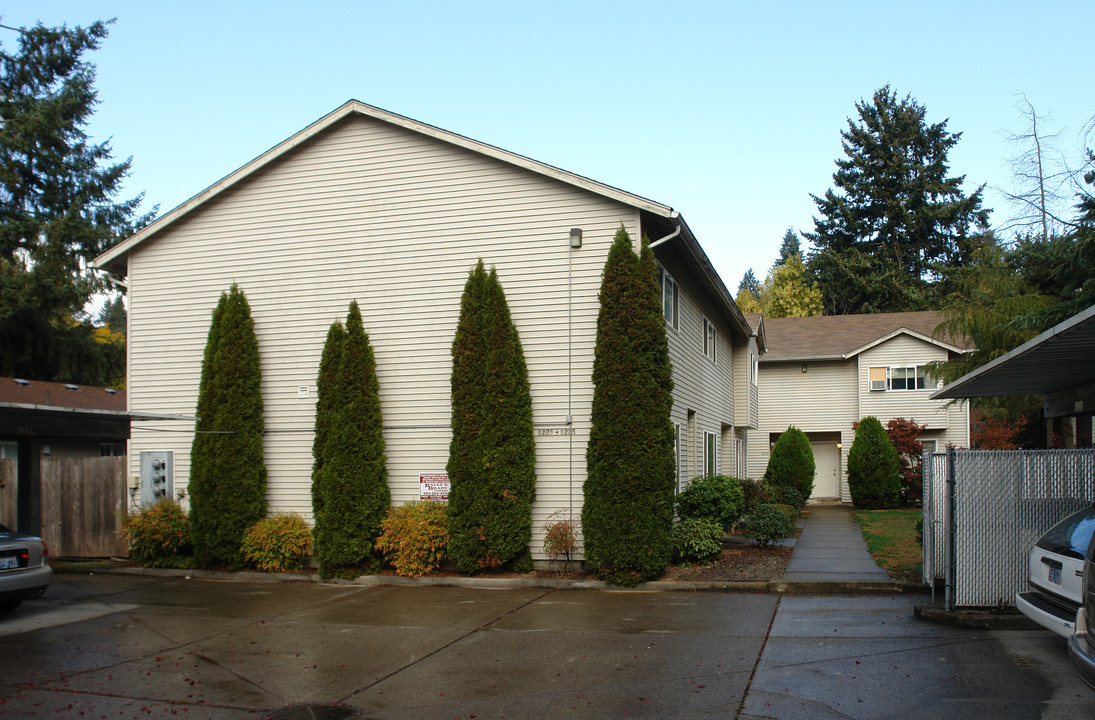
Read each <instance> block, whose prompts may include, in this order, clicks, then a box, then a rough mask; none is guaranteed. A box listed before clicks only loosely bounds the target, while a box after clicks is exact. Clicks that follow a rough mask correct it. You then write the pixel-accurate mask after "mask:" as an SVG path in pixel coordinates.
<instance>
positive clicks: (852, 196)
mask: <svg viewBox="0 0 1095 720" xmlns="http://www.w3.org/2000/svg"><path fill="white" fill-rule="evenodd" d="M856 110H857V111H858V113H859V119H858V121H853V120H852V119H850V118H849V119H848V129H847V130H845V131H844V132H842V133H841V137H842V138H843V140H844V152H845V155H846V157H845V158H843V159H838V160H837V161H836V165H837V171H836V172H835V173H834V174H833V183H834V185H835V186H836V190H835V191H834V190H832V189H830V190H828V191H826V193H825V195H824V197H817V196H816V195H815V196H813V197H814V201H815V202H816V203H817V207H818V212H819V216H818V217H815V218H814V232H812V233H803V235H804V236H805V237H806V238H807V239H808V240H809V241H810V242H811V243H813V246H814V252H813V253H812V254H811V255H810V258H809V267H810V270H811V271H812V272H813V274H814V277H815V278H816V279H817V281H818V284H819V286H820V288H821V291H822V294H823V296H824V302H825V312H826V314H830V315H842V314H847V313H867V312H896V311H904V310H925V309H929V308H935V307H938V304H939V300H940V298H939V295H940V288H939V287H938V277H939V275H940V273H942V272H943V271H944V270H946V269H947V268H950V267H954V266H956V265H962V264H965V263H967V262H968V261H969V257H970V254H971V252H972V250H973V249H974V248H975V247H976V246H977V243H976V241H975V239H974V236H975V235H976V234H977V233H976V232H975V230H977V229H978V228H983V227H984V226H985V224H986V223H987V221H988V213H987V212H986V211H984V210H982V209H981V192H982V190H981V188H978V189H977V190H976V191H974V192H973V193H972V194H971V195H966V194H965V193H963V192H962V181H963V178H962V177H961V176H958V177H952V176H948V172H949V168H948V166H947V153H948V152H949V151H950V149H951V148H953V147H954V145H955V144H956V143H957V142H958V139H959V138H960V137H961V134H959V133H950V132H947V129H946V128H947V123H946V122H945V121H944V122H941V123H936V124H934V125H929V124H927V122H926V121H925V116H926V110H925V108H924V106H923V105H920V104H919V103H917V102H916V100H914V99H913V98H912V97H911V96H906V97H905V98H904V99H902V100H898V98H897V95H896V94H895V93H894V92H893V91H892V90H890V88H889V86H886V87H883V88H882V89H880V90H878V91H877V92H875V94H874V97H873V98H872V100H871V101H870V102H867V101H861V102H859V103H857V104H856Z"/></svg>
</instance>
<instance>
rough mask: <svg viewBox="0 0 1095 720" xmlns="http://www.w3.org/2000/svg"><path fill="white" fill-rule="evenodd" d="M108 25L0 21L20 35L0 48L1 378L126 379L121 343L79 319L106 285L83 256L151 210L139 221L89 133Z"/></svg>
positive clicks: (124, 166)
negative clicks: (96, 61)
mask: <svg viewBox="0 0 1095 720" xmlns="http://www.w3.org/2000/svg"><path fill="white" fill-rule="evenodd" d="M107 25H108V23H102V22H95V23H92V24H91V25H90V26H88V27H86V28H82V27H72V28H70V27H67V26H62V27H59V28H51V27H45V26H43V25H41V24H39V25H36V26H35V27H32V28H10V27H9V28H3V29H0V34H2V35H4V36H7V37H12V36H14V37H16V38H17V43H18V48H17V49H16V50H15V51H14V52H12V51H10V50H9V49H8V48H7V47H3V46H0V298H2V301H0V375H8V376H12V375H14V376H17V377H27V378H38V379H41V380H60V381H64V382H76V383H81V384H88V385H102V384H105V383H107V382H111V381H112V380H113V379H115V378H119V377H123V376H124V375H125V353H124V351H123V350H122V349H121V346H120V345H119V344H117V343H104V342H96V340H95V338H94V337H93V336H94V332H95V327H94V326H93V324H92V323H91V321H90V320H87V319H83V317H82V315H81V311H82V308H83V307H84V305H85V304H86V303H87V301H88V299H89V298H90V297H91V296H92V294H93V293H95V292H96V291H98V290H102V289H103V280H102V279H101V278H99V277H97V276H95V275H94V274H93V273H92V271H91V270H89V269H88V267H87V262H88V260H90V259H91V258H94V257H95V256H96V255H98V254H99V253H101V252H102V251H103V250H105V249H106V248H107V247H108V246H109V245H110V244H112V243H113V242H115V241H116V240H118V239H119V238H121V237H124V236H125V235H127V234H128V233H129V232H130V231H131V230H133V229H134V228H135V227H138V226H140V225H143V224H144V223H145V222H147V221H148V219H149V218H150V217H151V216H148V217H143V218H139V217H137V207H138V205H139V203H140V198H139V197H138V198H134V199H132V200H127V201H121V202H119V201H118V200H117V199H116V198H117V195H118V193H119V192H120V190H121V187H122V182H123V181H124V179H125V177H126V175H127V174H128V173H129V161H128V160H126V161H124V162H120V163H112V162H111V149H110V144H109V143H108V142H103V143H98V144H95V143H91V142H89V141H88V137H87V133H86V127H87V123H88V121H89V120H90V118H91V116H92V113H93V112H94V110H95V106H96V104H97V102H98V101H97V100H96V91H95V66H94V65H93V64H92V63H91V62H90V61H89V60H88V59H87V56H88V55H89V54H90V53H92V52H94V51H95V50H97V49H98V48H99V46H100V44H101V43H102V42H103V40H104V39H105V38H106V36H107ZM115 329H116V328H115Z"/></svg>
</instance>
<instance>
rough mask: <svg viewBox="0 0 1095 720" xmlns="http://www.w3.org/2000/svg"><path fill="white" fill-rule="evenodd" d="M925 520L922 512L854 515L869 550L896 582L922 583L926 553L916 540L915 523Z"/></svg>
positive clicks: (862, 513) (899, 511)
mask: <svg viewBox="0 0 1095 720" xmlns="http://www.w3.org/2000/svg"><path fill="white" fill-rule="evenodd" d="M923 517H924V511H923V510H921V509H920V508H910V509H907V510H856V511H855V521H856V522H857V523H859V527H860V529H861V530H862V531H863V539H864V540H866V541H867V548H868V549H869V550H870V551H871V555H873V556H874V559H875V562H877V563H878V564H879V566H881V567H882V569H883V570H885V571H886V572H888V573H889V574H890V577H892V578H893V579H894V580H900V581H902V582H910V583H918V582H921V566H922V564H923V549H922V548H921V547H920V543H919V541H917V539H916V521H917V520H920V519H921V518H923Z"/></svg>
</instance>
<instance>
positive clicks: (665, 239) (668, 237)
mask: <svg viewBox="0 0 1095 720" xmlns="http://www.w3.org/2000/svg"><path fill="white" fill-rule="evenodd" d="M680 234H681V226H680V225H678V226H677V229H676V230H674V231H673V232H671V233H669V234H668V235H666V236H665V237H663V238H658V239H657V240H655V241H654V242H652V243H650V244H649V245H647V247H649V248H650V249H651V250H653V249H654V248H656V247H658V246H659V245H661V244H662V243H665V242H669V241H670V240H672V239H673V238H675V237H677V236H678V235H680Z"/></svg>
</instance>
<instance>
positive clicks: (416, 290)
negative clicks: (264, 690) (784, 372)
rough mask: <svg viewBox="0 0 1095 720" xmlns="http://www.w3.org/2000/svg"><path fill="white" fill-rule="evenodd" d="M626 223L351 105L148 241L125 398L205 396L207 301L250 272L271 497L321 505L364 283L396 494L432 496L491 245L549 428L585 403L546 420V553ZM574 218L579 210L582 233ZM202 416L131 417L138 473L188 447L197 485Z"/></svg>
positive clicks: (178, 457) (568, 477) (542, 494)
mask: <svg viewBox="0 0 1095 720" xmlns="http://www.w3.org/2000/svg"><path fill="white" fill-rule="evenodd" d="M621 223H623V224H624V226H625V227H626V228H627V230H628V232H629V233H631V234H632V235H633V236H635V237H637V236H638V235H639V233H640V227H639V216H638V211H637V210H636V209H634V208H630V207H627V206H624V205H621V204H619V203H616V202H614V201H612V200H608V199H606V198H603V197H600V196H597V195H594V194H592V193H588V192H585V191H583V190H581V189H578V188H576V187H573V186H570V185H566V184H564V183H560V182H556V181H554V180H551V179H549V178H546V177H543V176H541V175H537V174H535V173H532V172H529V171H527V170H523V169H521V168H518V167H515V166H512V165H509V164H507V163H503V162H500V161H497V160H493V159H491V158H488V157H485V156H482V155H479V154H477V153H474V152H470V151H467V150H464V149H461V148H457V147H454V146H452V145H449V144H447V143H444V142H440V141H437V140H434V139H432V138H429V137H425V136H423V135H420V134H417V133H414V132H411V131H408V130H404V129H402V128H398V127H395V126H392V125H389V124H386V123H383V122H379V121H376V120H372V119H369V118H364V117H358V116H355V117H351V118H350V119H348V120H346V121H343V122H342V123H340V124H338V125H336V126H335V127H333V128H331V129H330V130H329V131H327V132H325V133H323V134H321V135H319V136H318V137H316V138H314V139H313V140H311V141H309V142H307V143H305V144H304V145H303V146H301V147H299V148H297V149H296V150H294V151H292V152H290V153H289V154H287V155H286V156H284V157H282V158H280V159H279V160H277V161H275V162H273V163H271V164H270V165H268V166H267V167H265V168H263V169H261V170H260V171H258V172H257V173H255V174H254V175H253V176H251V177H249V178H248V179H246V180H244V181H243V182H241V183H239V184H237V185H236V186H234V187H233V188H231V189H229V190H228V191H226V192H224V193H222V194H221V195H219V196H218V197H216V198H214V199H213V200H211V201H210V202H207V203H206V204H204V205H203V206H201V207H199V208H198V209H197V210H195V211H192V212H191V213H190V214H189V215H187V216H185V217H184V218H182V219H180V220H179V221H176V222H175V223H173V224H171V225H170V226H168V227H166V228H164V229H163V230H162V231H161V232H160V233H158V234H157V235H155V236H153V237H152V238H150V239H148V240H147V241H145V242H144V243H142V244H141V245H140V246H138V247H137V248H136V249H135V250H134V251H133V253H132V254H131V256H130V268H129V269H130V272H129V281H130V307H129V320H130V333H131V334H130V337H131V338H132V341H131V344H130V375H129V386H128V387H129V399H130V406H129V407H130V409H131V410H133V411H138V412H155V413H177V414H182V415H190V414H193V412H194V407H195V404H196V396H197V387H198V381H199V378H200V373H201V358H202V352H203V349H204V345H205V341H206V336H207V333H208V329H209V320H210V313H211V312H212V309H213V308H214V306H215V305H216V303H217V300H218V298H219V296H220V294H221V293H222V292H223V291H225V290H227V289H228V287H229V286H230V285H231V283H233V282H235V283H238V284H239V286H240V287H241V289H242V290H243V291H244V292H245V293H246V295H247V298H248V300H249V302H250V304H251V308H252V315H253V317H254V320H255V327H256V333H257V335H258V339H259V348H260V354H261V359H262V371H263V379H262V386H263V399H264V403H265V408H266V425H267V430H268V434H267V436H266V441H265V448H266V450H265V452H266V462H267V468H268V473H269V491H268V499H269V502H270V507H271V510H285V511H296V512H299V513H301V514H303V515H305V516H309V515H310V510H311V499H310V486H311V465H312V457H311V443H312V431H313V425H314V408H315V379H316V373H317V370H318V364H319V358H320V355H321V352H322V346H323V342H324V339H325V337H326V334H327V329H328V327H329V326H330V324H331V322H333V321H335V320H341V319H344V318H345V314H346V310H347V306H348V304H349V302H350V300H353V299H356V300H357V301H358V303H359V305H360V306H361V310H362V315H363V317H364V321H365V328H366V331H367V332H368V333H369V336H370V341H371V343H372V346H373V350H374V352H375V354H376V360H377V374H378V376H379V380H380V388H381V404H382V409H383V413H384V422H385V441H386V443H387V455H388V475H389V485H390V487H391V489H392V497H393V501H394V502H397V503H399V502H403V501H406V500H410V499H414V498H417V493H418V474H419V473H421V472H437V471H443V470H444V468H445V464H446V461H447V458H448V443H449V407H450V401H449V377H450V373H451V355H450V347H451V343H452V338H453V333H454V331H455V327H456V321H457V316H458V314H459V302H460V295H461V292H462V290H463V286H464V282H465V281H466V279H467V274H468V271H469V270H470V269H471V268H472V267H473V265H474V263H475V262H476V260H477V259H478V258H480V257H481V258H482V259H483V260H484V262H486V263H487V264H488V265H495V266H496V267H497V270H498V274H499V278H500V280H501V282H502V285H503V287H504V288H505V291H506V297H507V300H508V301H509V305H510V309H511V312H512V314H513V319H514V321H515V323H516V324H517V327H518V330H519V332H520V336H521V342H522V345H523V347H524V351H525V356H526V360H527V363H528V368H529V379H530V382H531V385H532V398H533V417H534V422H535V424H536V427H537V429H538V430H540V429H544V430H549V429H552V428H561V427H563V426H564V423H565V420H566V416H567V415H568V414H570V415H572V416H573V419H574V425H573V428H574V431H575V434H574V435H572V436H571V435H565V434H547V433H545V434H543V435H540V434H538V436H537V463H536V469H537V476H538V484H537V502H536V505H535V506H534V519H533V527H534V533H535V536H534V539H533V542H532V549H533V551H534V553H536V554H539V550H540V539H539V531H540V527H541V526H542V525H543V523H544V521H545V520H546V517H547V515H548V514H549V513H550V512H551V511H552V510H554V509H557V508H559V507H564V508H565V507H569V506H573V507H575V510H576V512H577V510H578V509H579V508H580V505H581V494H582V488H581V483H582V480H583V479H584V477H585V447H586V442H587V439H588V432H589V407H590V402H591V400H592V392H593V388H592V384H591V383H590V380H589V378H590V374H591V370H592V360H593V345H594V340H595V336H596V318H597V311H598V304H597V294H598V289H599V285H600V275H601V270H602V268H603V265H604V261H605V257H606V256H607V251H608V247H609V246H610V244H611V241H612V237H613V235H614V233H615V231H616V229H617V228H618V227H619V226H620V224H621ZM571 227H580V228H582V229H583V247H582V248H580V249H575V250H573V251H572V250H571V249H570V247H569V243H568V233H569V229H570V228H571ZM725 354H726V356H727V357H729V352H726V353H725ZM568 369H569V372H568ZM300 388H306V389H307V397H300V396H299V395H300V394H301V393H300V391H299V389H300ZM190 429H192V425H188V424H185V423H175V424H171V423H167V422H160V423H156V424H155V427H154V428H151V427H150V428H143V427H142V426H137V425H135V428H134V432H133V439H132V441H131V453H130V458H131V467H132V470H131V472H133V473H136V472H138V468H137V458H138V453H139V451H140V450H146V449H167V450H174V451H175V466H174V467H175V476H176V489H179V488H181V487H184V485H185V478H186V477H187V474H188V472H189V452H190V443H191V440H192V435H191V434H190V433H189V432H188V430H190ZM172 431H174V432H172Z"/></svg>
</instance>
